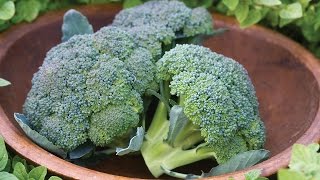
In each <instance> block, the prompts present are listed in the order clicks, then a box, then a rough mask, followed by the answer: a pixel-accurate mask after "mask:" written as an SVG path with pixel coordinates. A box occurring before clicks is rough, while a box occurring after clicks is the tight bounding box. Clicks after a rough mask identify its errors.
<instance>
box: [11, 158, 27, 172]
mask: <svg viewBox="0 0 320 180" xmlns="http://www.w3.org/2000/svg"><path fill="white" fill-rule="evenodd" d="M17 163H21V164H23V165H24V167H25V168H26V169H27V166H28V165H27V161H26V160H25V159H22V158H21V157H19V156H18V155H15V156H14V157H13V158H12V164H11V165H12V169H14V168H15V167H16V164H17Z"/></svg>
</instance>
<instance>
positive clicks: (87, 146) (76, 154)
mask: <svg viewBox="0 0 320 180" xmlns="http://www.w3.org/2000/svg"><path fill="white" fill-rule="evenodd" d="M94 148H95V145H94V144H93V143H92V142H86V143H84V144H82V145H80V146H78V147H77V148H76V149H75V150H73V151H71V152H70V153H69V158H70V159H79V158H82V157H84V156H86V155H88V154H90V153H91V152H92V151H93V150H94Z"/></svg>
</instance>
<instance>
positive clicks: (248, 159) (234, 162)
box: [204, 149, 270, 177]
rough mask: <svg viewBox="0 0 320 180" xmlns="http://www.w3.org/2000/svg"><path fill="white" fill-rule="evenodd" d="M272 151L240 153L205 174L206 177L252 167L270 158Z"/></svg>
mask: <svg viewBox="0 0 320 180" xmlns="http://www.w3.org/2000/svg"><path fill="white" fill-rule="evenodd" d="M269 154H270V151H267V150H264V149H260V150H251V151H247V152H243V153H240V154H238V155H236V156H234V157H232V158H231V159H230V160H229V161H227V162H226V163H224V164H220V165H219V166H217V167H214V168H212V169H211V170H210V172H209V173H205V174H204V177H210V176H216V175H221V174H225V173H229V172H235V171H237V170H241V169H244V168H247V167H251V166H253V165H255V164H257V163H259V162H261V161H263V160H265V159H267V158H268V157H269Z"/></svg>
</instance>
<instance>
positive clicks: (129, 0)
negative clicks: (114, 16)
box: [123, 0, 143, 9]
mask: <svg viewBox="0 0 320 180" xmlns="http://www.w3.org/2000/svg"><path fill="white" fill-rule="evenodd" d="M140 4H143V2H142V1H141V0H124V2H123V8H124V9H127V8H131V7H134V6H138V5H140Z"/></svg>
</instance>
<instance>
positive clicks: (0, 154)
mask: <svg viewBox="0 0 320 180" xmlns="http://www.w3.org/2000/svg"><path fill="white" fill-rule="evenodd" d="M8 158H9V157H8V152H7V149H6V145H5V143H4V139H3V137H1V136H0V171H2V170H3V169H5V168H6V166H7V163H8Z"/></svg>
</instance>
